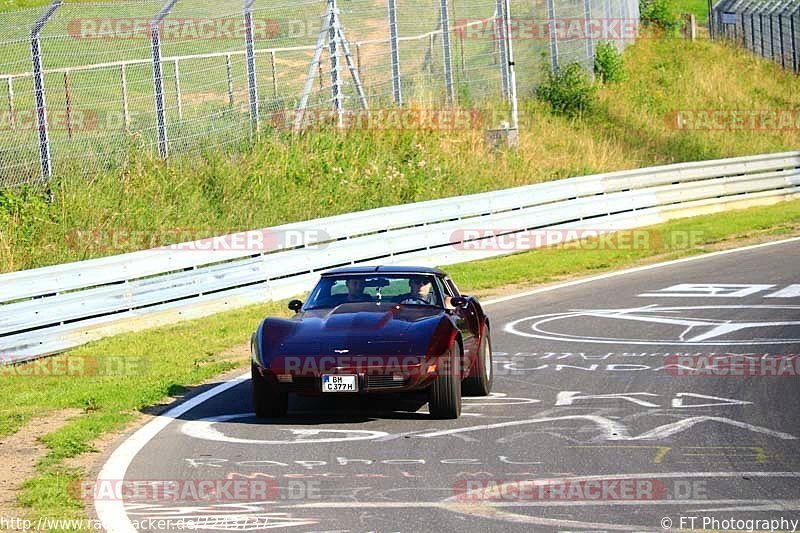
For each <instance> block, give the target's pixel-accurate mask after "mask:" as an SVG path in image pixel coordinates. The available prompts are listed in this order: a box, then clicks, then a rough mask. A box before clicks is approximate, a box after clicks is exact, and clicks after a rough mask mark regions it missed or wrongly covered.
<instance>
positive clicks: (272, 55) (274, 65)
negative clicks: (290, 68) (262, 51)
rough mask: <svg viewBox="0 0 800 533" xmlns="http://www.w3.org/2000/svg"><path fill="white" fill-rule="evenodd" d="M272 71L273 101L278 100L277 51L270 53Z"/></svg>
mask: <svg viewBox="0 0 800 533" xmlns="http://www.w3.org/2000/svg"><path fill="white" fill-rule="evenodd" d="M269 61H270V63H269V64H270V70H271V71H272V99H273V100H277V99H278V65H277V61H276V59H275V50H271V51H270V53H269Z"/></svg>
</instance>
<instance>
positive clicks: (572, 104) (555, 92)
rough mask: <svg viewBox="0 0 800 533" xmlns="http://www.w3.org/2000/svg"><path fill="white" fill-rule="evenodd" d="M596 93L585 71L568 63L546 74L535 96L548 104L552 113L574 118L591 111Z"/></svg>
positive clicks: (577, 64)
mask: <svg viewBox="0 0 800 533" xmlns="http://www.w3.org/2000/svg"><path fill="white" fill-rule="evenodd" d="M596 91H597V87H596V86H595V84H594V83H593V82H592V80H591V78H590V77H589V74H587V73H586V70H584V68H583V67H582V66H581V65H580V64H579V63H570V64H568V65H564V66H563V67H561V68H560V69H559V70H558V71H557V72H556V73H552V72H551V73H550V74H548V75H547V78H546V79H545V81H544V82H543V83H542V84H541V85H540V86H539V88H538V89H537V90H536V96H537V98H539V99H540V100H542V101H544V102H547V103H548V104H550V107H551V108H552V109H553V111H555V112H557V113H563V114H565V115H567V116H570V117H576V116H579V115H581V114H583V113H585V112H587V111H589V110H591V108H592V105H593V103H594V96H595V93H596Z"/></svg>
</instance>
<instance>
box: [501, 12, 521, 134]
mask: <svg viewBox="0 0 800 533" xmlns="http://www.w3.org/2000/svg"><path fill="white" fill-rule="evenodd" d="M503 11H504V21H503V22H504V24H505V28H506V44H507V46H508V50H507V54H508V74H509V91H510V94H509V96H510V98H511V127H512V128H513V129H514V131H515V135H518V134H519V133H518V132H519V106H518V103H517V67H516V61H515V59H514V38H513V35H512V34H511V0H505V9H504V10H503ZM514 143H516V139H515V140H514Z"/></svg>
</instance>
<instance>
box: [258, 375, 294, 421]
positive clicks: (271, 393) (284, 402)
mask: <svg viewBox="0 0 800 533" xmlns="http://www.w3.org/2000/svg"><path fill="white" fill-rule="evenodd" d="M250 377H251V379H250V383H251V387H252V393H253V410H254V411H255V412H256V416H257V417H258V418H281V417H284V416H286V413H287V411H288V410H289V394H288V393H286V392H279V391H276V390H273V389H270V387H269V384H268V383H267V382H266V380H265V379H264V377H263V376H262V375H261V373H260V372H259V371H258V368H256V365H255V364H252V365H251V366H250Z"/></svg>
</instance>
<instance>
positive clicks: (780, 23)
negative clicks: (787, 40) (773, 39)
mask: <svg viewBox="0 0 800 533" xmlns="http://www.w3.org/2000/svg"><path fill="white" fill-rule="evenodd" d="M778 28H780V32H781V33H780V39H781V68H782V69H785V68H786V51H785V50H784V48H783V12H781V13H778Z"/></svg>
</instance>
